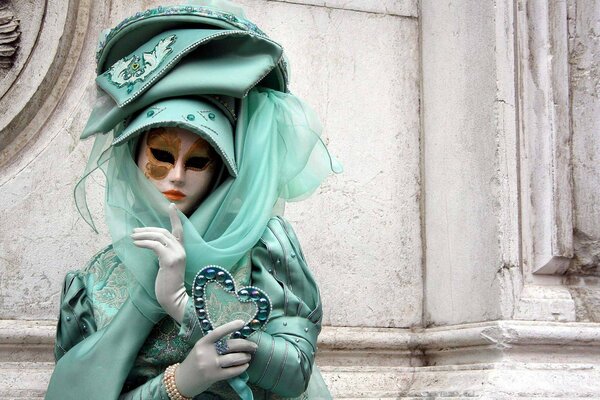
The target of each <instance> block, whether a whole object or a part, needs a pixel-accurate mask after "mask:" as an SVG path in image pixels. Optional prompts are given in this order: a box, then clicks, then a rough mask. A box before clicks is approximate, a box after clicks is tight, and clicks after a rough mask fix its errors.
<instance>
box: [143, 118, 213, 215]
mask: <svg viewBox="0 0 600 400" xmlns="http://www.w3.org/2000/svg"><path fill="white" fill-rule="evenodd" d="M220 164H221V160H220V158H219V156H218V155H217V154H216V152H215V151H214V150H213V148H212V147H211V145H210V144H208V142H206V141H205V140H204V139H202V138H201V137H199V136H198V135H196V134H195V133H193V132H190V131H188V130H185V129H182V128H177V127H168V128H156V129H152V130H150V131H148V132H146V134H145V135H144V137H143V138H142V143H141V145H140V149H139V151H138V156H137V166H138V167H139V168H140V169H141V170H142V172H144V175H146V177H147V178H148V179H149V180H150V182H152V183H153V184H154V186H155V187H156V188H157V189H158V190H159V191H160V192H161V193H163V194H164V196H165V197H166V198H167V199H169V200H170V201H171V202H173V203H175V205H176V206H177V208H178V209H179V210H180V211H181V212H182V213H184V214H186V215H189V214H191V213H192V212H193V211H194V210H195V208H196V207H197V206H198V204H199V203H200V202H201V201H202V200H203V199H204V198H205V197H206V195H207V194H208V193H209V191H210V189H211V188H212V184H213V182H214V179H215V177H216V175H217V173H218V171H219V170H220Z"/></svg>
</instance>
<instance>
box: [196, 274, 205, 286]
mask: <svg viewBox="0 0 600 400" xmlns="http://www.w3.org/2000/svg"><path fill="white" fill-rule="evenodd" d="M207 281H208V278H207V277H206V276H204V275H198V276H197V277H196V283H197V284H199V285H204V284H205V283H206V282H207Z"/></svg>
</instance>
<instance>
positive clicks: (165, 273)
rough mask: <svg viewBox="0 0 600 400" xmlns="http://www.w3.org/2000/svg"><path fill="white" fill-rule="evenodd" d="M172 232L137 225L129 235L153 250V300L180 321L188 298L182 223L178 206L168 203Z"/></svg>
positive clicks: (134, 242)
mask: <svg viewBox="0 0 600 400" xmlns="http://www.w3.org/2000/svg"><path fill="white" fill-rule="evenodd" d="M169 218H170V220H171V232H169V231H168V230H166V229H163V228H154V227H146V228H136V229H134V230H133V234H132V235H131V238H132V239H133V244H135V245H136V246H138V247H142V248H145V249H150V250H152V251H153V252H154V253H155V254H156V256H157V257H158V266H159V269H158V273H157V274H156V282H155V286H154V288H155V291H156V299H157V300H158V303H159V304H160V305H161V307H162V308H163V309H164V310H165V311H166V312H167V314H169V315H170V316H171V317H172V318H173V319H174V320H175V321H177V322H178V323H181V322H182V320H183V314H184V311H185V305H186V303H187V301H188V298H189V296H188V294H187V293H186V291H185V285H184V282H183V280H184V276H185V249H184V248H183V226H182V225H181V220H180V219H179V216H178V215H177V207H176V206H175V204H173V203H171V205H170V206H169Z"/></svg>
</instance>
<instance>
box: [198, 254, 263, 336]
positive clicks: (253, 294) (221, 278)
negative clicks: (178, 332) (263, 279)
mask: <svg viewBox="0 0 600 400" xmlns="http://www.w3.org/2000/svg"><path fill="white" fill-rule="evenodd" d="M209 282H214V283H216V284H217V285H218V286H220V287H221V289H223V290H224V291H225V292H227V293H229V294H231V295H233V296H235V297H236V299H237V300H238V301H239V302H240V303H252V302H253V303H255V304H256V309H257V311H256V314H255V315H254V317H253V318H252V319H251V320H250V321H249V322H246V324H245V325H244V326H243V327H242V328H241V329H240V330H238V331H236V332H233V333H232V334H231V335H230V337H231V338H234V339H235V338H243V339H245V338H247V337H249V336H250V335H252V334H253V333H254V332H256V331H258V330H261V329H262V328H263V327H264V326H265V325H266V324H267V322H268V321H269V317H270V315H271V311H273V305H272V303H271V299H270V298H269V296H268V295H267V294H266V293H265V292H264V291H263V290H262V289H259V288H257V287H255V286H243V287H241V288H239V289H236V288H237V285H236V283H235V280H234V279H233V276H231V274H230V273H229V271H227V270H225V269H224V268H222V267H219V266H218V265H209V266H206V267H204V268H202V269H201V270H200V271H199V272H198V273H197V274H196V276H195V277H194V281H193V282H192V297H193V299H194V308H195V310H196V315H197V317H198V319H199V321H200V328H201V329H202V331H203V332H204V334H207V333H208V332H210V331H212V330H213V329H214V328H215V327H214V326H213V322H212V320H211V317H210V313H209V311H208V307H207V304H206V300H205V298H204V294H205V293H204V291H205V287H206V285H207V284H208V283H209Z"/></svg>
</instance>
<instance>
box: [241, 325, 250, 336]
mask: <svg viewBox="0 0 600 400" xmlns="http://www.w3.org/2000/svg"><path fill="white" fill-rule="evenodd" d="M252 332H253V330H252V328H250V327H249V326H245V327H243V328H242V330H241V331H240V333H241V334H242V336H244V337H248V336H250V335H251V334H252Z"/></svg>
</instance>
